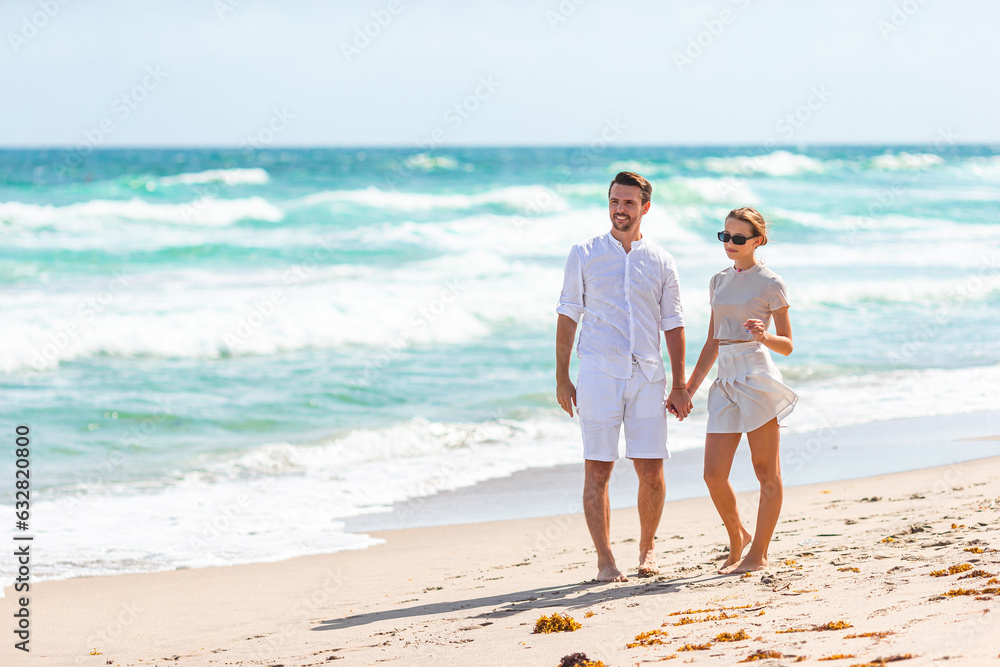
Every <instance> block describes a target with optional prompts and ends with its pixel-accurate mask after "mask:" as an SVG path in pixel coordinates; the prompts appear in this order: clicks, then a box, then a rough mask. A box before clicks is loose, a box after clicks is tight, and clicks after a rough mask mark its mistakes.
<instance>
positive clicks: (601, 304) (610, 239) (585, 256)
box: [556, 232, 684, 382]
mask: <svg viewBox="0 0 1000 667" xmlns="http://www.w3.org/2000/svg"><path fill="white" fill-rule="evenodd" d="M556 312H557V313H560V314H562V315H566V316H567V317H569V318H571V319H572V320H573V321H574V322H580V320H581V318H582V319H583V326H582V327H581V328H580V338H579V342H578V343H577V346H576V356H577V357H579V358H580V360H581V361H583V362H586V363H593V364H595V365H596V366H597V367H598V368H600V369H601V370H603V371H604V372H605V373H607V374H608V375H611V376H612V377H616V378H620V379H622V380H627V379H628V378H630V377H631V376H632V362H633V358H634V359H635V360H636V361H637V362H638V363H639V367H640V368H642V372H643V374H645V376H646V378H647V379H648V380H649V381H650V382H656V381H658V380H662V379H663V378H664V377H665V373H666V371H665V369H664V365H663V357H662V355H661V354H660V331H669V330H670V329H676V328H677V327H682V326H684V312H683V310H682V309H681V297H680V288H679V285H678V281H677V265H676V263H675V262H674V258H673V257H672V256H671V255H670V253H668V252H667V251H666V250H664V249H663V248H661V247H659V246H658V245H656V244H654V243H651V242H649V241H647V240H645V239H639V240H638V241H633V242H632V247H631V250H630V251H629V252H625V248H624V247H622V244H621V242H620V241H619V240H618V239H616V238H615V237H614V236H613V235H612V234H611V232H607V233H606V234H602V235H601V236H595V237H594V238H592V239H590V240H589V241H587V242H585V243H579V244H577V245H575V246H573V249H572V250H571V251H570V253H569V259H567V260H566V271H565V275H564V277H563V288H562V294H561V295H560V297H559V306H558V307H557V308H556ZM584 315H586V317H583V316H584Z"/></svg>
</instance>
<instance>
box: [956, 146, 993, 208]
mask: <svg viewBox="0 0 1000 667" xmlns="http://www.w3.org/2000/svg"><path fill="white" fill-rule="evenodd" d="M961 168H962V169H963V170H966V171H968V172H970V173H972V174H975V175H976V176H978V177H979V178H984V179H989V180H996V179H1000V155H992V156H990V157H970V158H968V159H966V160H965V161H964V162H963V164H962V167H961ZM994 192H995V190H994ZM993 198H994V199H995V198H996V197H995V196H994V197H993Z"/></svg>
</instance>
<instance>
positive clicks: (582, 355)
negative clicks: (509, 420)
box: [556, 171, 692, 581]
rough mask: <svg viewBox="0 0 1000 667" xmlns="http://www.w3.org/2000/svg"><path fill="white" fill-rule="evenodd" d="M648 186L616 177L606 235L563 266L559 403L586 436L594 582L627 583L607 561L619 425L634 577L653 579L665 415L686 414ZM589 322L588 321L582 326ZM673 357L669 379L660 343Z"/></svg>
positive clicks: (669, 289)
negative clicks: (630, 489) (627, 477)
mask: <svg viewBox="0 0 1000 667" xmlns="http://www.w3.org/2000/svg"><path fill="white" fill-rule="evenodd" d="M652 193H653V186H652V185H650V184H649V181H647V180H646V179H645V178H643V177H642V176H639V175H638V174H635V173H632V172H628V171H623V172H621V173H619V174H618V175H617V176H615V178H614V180H612V181H611V187H610V189H609V190H608V209H609V213H610V216H611V231H609V232H608V233H607V234H602V235H601V236H597V237H594V238H592V239H590V240H589V241H587V242H585V243H581V244H577V245H575V246H573V249H572V250H571V251H570V254H569V259H568V260H567V261H566V272H565V277H564V282H563V289H562V295H561V296H560V298H559V307H558V308H556V312H557V313H559V321H558V324H557V332H556V398H557V399H558V401H559V405H560V406H562V408H563V410H565V411H566V412H567V413H569V415H570V416H571V417H572V416H573V406H576V408H577V413H578V414H579V416H580V427H581V431H582V433H583V454H584V459H585V479H584V487H583V509H584V513H585V514H586V517H587V526H588V528H590V535H591V537H592V538H593V540H594V546H595V547H596V548H597V568H598V574H597V579H598V581H628V577H626V576H625V575H624V574H622V572H621V570H619V569H618V567H617V565H616V564H615V557H614V555H613V554H612V553H611V536H610V522H611V508H610V503H609V500H608V481H609V480H610V478H611V470H612V468H613V467H614V465H615V461H616V460H617V459H618V434H619V432H620V429H621V426H622V423H623V422H624V424H625V445H626V452H625V456H626V458H629V459H632V463H633V465H634V466H635V471H636V474H637V475H638V477H639V497H638V505H639V522H640V524H641V527H642V528H641V536H640V540H639V569H638V572H639V576H641V577H642V576H652V575H654V574H658V573H659V570H658V569H657V567H656V560H655V557H654V555H653V540H654V537H655V535H656V528H657V526H658V525H659V523H660V515H661V514H662V513H663V497H664V491H665V485H664V479H663V459H665V458H669V456H670V454H669V452H668V451H667V412H668V411H669V412H670V413H671V414H673V415H674V416H675V417H677V418H678V419H684V418H685V417H686V416H687V415H688V414H689V413H690V412H691V408H692V404H691V397H690V396H689V395H688V392H687V389H686V387H685V385H686V377H685V375H684V314H683V311H682V310H681V303H680V291H679V289H678V283H677V267H676V264H675V263H674V259H673V257H671V256H670V254H669V253H667V252H666V251H665V250H663V249H662V248H660V247H659V246H657V245H655V244H653V243H652V242H650V241H647V240H646V239H644V238H643V236H642V233H641V232H640V231H639V226H640V223H641V222H642V216H644V215H645V214H646V212H647V211H649V205H650V197H651V195H652ZM584 315H586V317H583V316H584ZM581 317H583V326H582V328H581V329H580V340H579V343H578V345H577V356H578V357H579V359H580V373H579V376H578V377H577V383H578V384H579V387H574V386H573V383H572V382H571V381H570V379H569V362H570V353H571V352H572V350H573V341H574V338H575V336H576V327H577V323H578V322H579V321H580V319H581ZM661 330H662V331H663V337H664V339H665V341H666V346H667V353H668V354H669V356H670V368H671V376H672V382H671V385H670V391H669V394H668V393H667V391H666V371H665V369H664V365H663V357H662V356H661V353H660V335H659V332H660V331H661Z"/></svg>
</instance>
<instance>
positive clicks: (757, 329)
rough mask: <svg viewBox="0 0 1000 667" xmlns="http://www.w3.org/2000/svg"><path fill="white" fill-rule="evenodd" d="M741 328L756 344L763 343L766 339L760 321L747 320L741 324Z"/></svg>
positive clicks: (765, 331)
mask: <svg viewBox="0 0 1000 667" xmlns="http://www.w3.org/2000/svg"><path fill="white" fill-rule="evenodd" d="M743 328H744V329H745V330H746V332H747V333H749V334H750V336H751V337H752V338H753V339H754V340H755V341H757V342H760V343H763V342H764V340H765V339H766V338H767V329H765V328H764V322H763V321H761V320H747V321H746V322H744V323H743Z"/></svg>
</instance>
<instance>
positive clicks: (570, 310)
mask: <svg viewBox="0 0 1000 667" xmlns="http://www.w3.org/2000/svg"><path fill="white" fill-rule="evenodd" d="M583 311H584V307H583V257H582V255H581V248H580V246H573V249H572V250H571V251H570V253H569V258H567V259H566V270H565V272H564V273H563V287H562V294H560V295H559V306H558V307H556V312H557V313H559V314H560V315H565V316H566V317H568V318H570V319H571V320H573V321H574V322H579V321H580V318H581V317H583Z"/></svg>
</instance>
